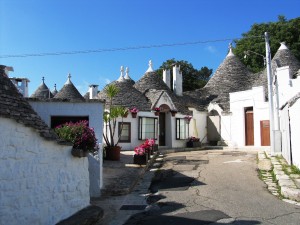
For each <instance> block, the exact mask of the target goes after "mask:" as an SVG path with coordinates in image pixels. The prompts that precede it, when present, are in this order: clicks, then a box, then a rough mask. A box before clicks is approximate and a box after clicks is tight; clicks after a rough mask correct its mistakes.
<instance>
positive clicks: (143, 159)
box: [133, 154, 148, 165]
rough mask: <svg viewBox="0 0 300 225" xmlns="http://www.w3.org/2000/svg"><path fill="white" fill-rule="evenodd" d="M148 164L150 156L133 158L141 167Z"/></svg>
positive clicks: (135, 156)
mask: <svg viewBox="0 0 300 225" xmlns="http://www.w3.org/2000/svg"><path fill="white" fill-rule="evenodd" d="M147 162H148V154H144V155H134V156H133V163H134V164H139V165H146V164H147Z"/></svg>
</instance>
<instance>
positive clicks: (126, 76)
mask: <svg viewBox="0 0 300 225" xmlns="http://www.w3.org/2000/svg"><path fill="white" fill-rule="evenodd" d="M125 73H126V74H125V77H124V78H125V80H130V79H131V78H130V76H129V67H126V70H125Z"/></svg>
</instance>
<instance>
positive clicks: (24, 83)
mask: <svg viewBox="0 0 300 225" xmlns="http://www.w3.org/2000/svg"><path fill="white" fill-rule="evenodd" d="M9 79H10V80H11V82H12V83H13V84H14V85H15V86H16V88H17V89H18V91H19V92H20V93H21V94H22V95H23V97H25V98H27V97H29V95H28V83H29V82H30V80H28V79H27V78H16V77H12V78H9Z"/></svg>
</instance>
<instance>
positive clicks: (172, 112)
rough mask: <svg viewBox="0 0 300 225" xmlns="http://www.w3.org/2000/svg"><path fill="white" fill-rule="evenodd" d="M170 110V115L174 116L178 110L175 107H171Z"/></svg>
mask: <svg viewBox="0 0 300 225" xmlns="http://www.w3.org/2000/svg"><path fill="white" fill-rule="evenodd" d="M170 112H171V114H172V116H173V117H174V116H175V115H176V113H177V112H178V111H177V110H176V109H171V110H170Z"/></svg>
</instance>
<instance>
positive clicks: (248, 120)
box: [245, 110, 254, 145]
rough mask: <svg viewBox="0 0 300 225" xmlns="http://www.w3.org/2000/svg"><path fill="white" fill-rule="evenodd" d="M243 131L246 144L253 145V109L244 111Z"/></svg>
mask: <svg viewBox="0 0 300 225" xmlns="http://www.w3.org/2000/svg"><path fill="white" fill-rule="evenodd" d="M245 133H246V145H254V123H253V110H246V112H245Z"/></svg>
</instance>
